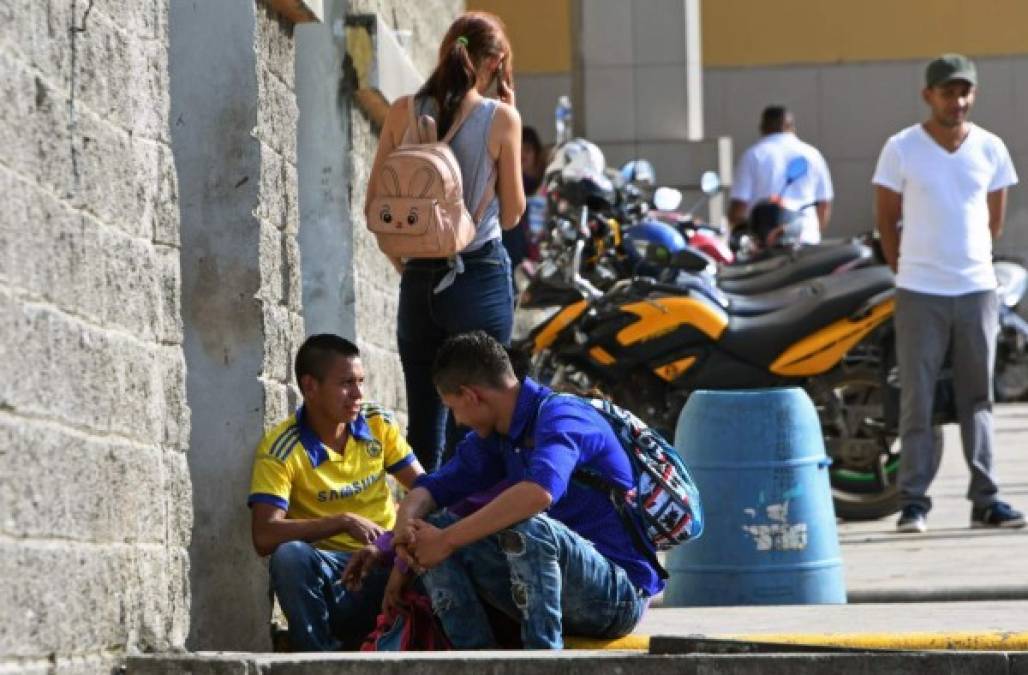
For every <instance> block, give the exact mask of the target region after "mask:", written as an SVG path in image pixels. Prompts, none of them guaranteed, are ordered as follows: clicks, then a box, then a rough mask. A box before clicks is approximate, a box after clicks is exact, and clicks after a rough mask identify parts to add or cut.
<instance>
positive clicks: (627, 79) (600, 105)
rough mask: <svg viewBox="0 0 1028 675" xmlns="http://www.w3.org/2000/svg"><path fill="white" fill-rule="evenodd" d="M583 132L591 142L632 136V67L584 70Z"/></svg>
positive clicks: (633, 92) (633, 121)
mask: <svg viewBox="0 0 1028 675" xmlns="http://www.w3.org/2000/svg"><path fill="white" fill-rule="evenodd" d="M584 77H585V110H584V111H581V112H580V113H579V114H585V116H586V117H585V135H586V137H587V138H589V139H590V140H591V141H593V142H594V143H600V142H603V141H624V140H627V139H632V138H633V136H634V135H635V86H634V80H635V72H634V69H633V68H631V67H623V66H609V67H604V68H600V67H592V68H589V69H588V70H587V71H586V72H585V73H584Z"/></svg>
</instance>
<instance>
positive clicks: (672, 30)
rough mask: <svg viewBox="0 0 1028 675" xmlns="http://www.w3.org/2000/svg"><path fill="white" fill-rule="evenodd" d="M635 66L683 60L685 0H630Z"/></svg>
mask: <svg viewBox="0 0 1028 675" xmlns="http://www.w3.org/2000/svg"><path fill="white" fill-rule="evenodd" d="M631 7H632V54H633V57H634V58H635V63H636V65H651V64H672V63H684V62H685V0H633V1H632V3H631Z"/></svg>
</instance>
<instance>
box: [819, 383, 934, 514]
mask: <svg viewBox="0 0 1028 675" xmlns="http://www.w3.org/2000/svg"><path fill="white" fill-rule="evenodd" d="M811 389H812V390H813V391H810V394H811V398H812V399H813V400H814V405H815V407H816V408H817V411H818V417H819V419H820V422H821V432H822V434H823V435H824V439H825V449H826V450H827V452H828V456H829V457H831V458H832V465H831V467H830V468H829V474H828V475H829V480H830V482H831V486H832V502H833V504H834V506H835V515H836V516H838V517H839V518H842V519H844V520H877V519H879V518H884V517H886V516H889V515H891V514H893V513H895V512H897V511H898V510H899V507H900V503H899V487H898V486H897V484H896V478H897V476H898V474H899V465H900V453H899V443H898V440H897V437H896V434H895V433H894V431H892V430H889V429H887V428H886V426H885V422H884V411H883V409H882V406H883V396H882V381H881V376H880V374H879V373H878V371H877V369H875V368H872V367H867V366H863V367H853V368H849V369H840V370H839V371H838V372H836V373H833V374H832V375H830V376H828V377H826V378H823V379H822V380H821V381H819V382H818V383H817V386H816V387H811ZM933 432H934V436H935V442H936V443H938V444H939V446H938V447H939V448H940V450H941V448H942V442H943V441H942V429H941V427H935V428H934V429H933Z"/></svg>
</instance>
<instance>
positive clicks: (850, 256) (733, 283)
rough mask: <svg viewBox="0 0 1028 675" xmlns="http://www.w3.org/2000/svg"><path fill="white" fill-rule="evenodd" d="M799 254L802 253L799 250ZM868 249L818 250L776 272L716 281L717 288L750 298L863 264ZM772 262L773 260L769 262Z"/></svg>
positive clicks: (857, 246) (868, 257)
mask: <svg viewBox="0 0 1028 675" xmlns="http://www.w3.org/2000/svg"><path fill="white" fill-rule="evenodd" d="M801 252H803V251H802V249H801ZM871 258H872V253H871V249H870V248H868V247H867V246H864V245H863V244H858V243H849V244H843V245H840V246H828V247H823V248H822V247H818V248H817V249H815V250H814V251H812V252H810V253H804V254H803V255H797V256H795V257H790V258H788V262H787V263H783V264H780V265H779V266H778V267H777V268H776V269H773V270H771V271H769V272H766V273H762V274H757V275H754V276H750V277H746V278H743V279H725V278H721V277H719V278H718V287H719V288H720V289H721V290H722V291H724V292H726V293H739V294H742V295H753V294H755V293H764V292H766V291H770V290H774V289H776V288H781V287H783V286H788V285H789V284H792V283H795V282H797V281H802V280H803V279H810V278H813V277H818V276H822V275H825V274H830V273H832V272H833V271H835V270H836V269H837V268H839V267H841V266H842V265H845V264H847V263H856V262H867V261H870V260H871ZM772 260H773V259H772Z"/></svg>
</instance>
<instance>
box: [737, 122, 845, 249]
mask: <svg viewBox="0 0 1028 675" xmlns="http://www.w3.org/2000/svg"><path fill="white" fill-rule="evenodd" d="M760 133H761V139H760V140H759V141H757V142H756V143H755V144H754V145H752V146H751V147H750V148H748V149H747V150H746V152H744V153H743V155H742V157H741V158H739V163H738V165H737V166H736V167H735V175H734V177H733V180H732V191H731V202H730V204H729V207H728V221H729V222H730V223H731V225H732V227H737V226H740V225H742V224H743V223H746V222H747V219H748V218H749V215H750V212H751V210H752V209H753V207H754V205H756V204H757V203H758V202H760V201H761V200H765V199H770V198H775V197H778V198H780V200H781V204H782V206H784V207H786V208H789V209H794V210H800V212H799V216H798V223H797V225H796V227H797V229H798V230H799V243H801V244H817V243H819V242H820V241H821V233H822V232H823V231H824V229H825V228H826V227H827V226H828V219H829V218H830V217H831V211H832V197H833V196H834V195H833V193H832V177H831V175H830V174H829V172H828V164H827V163H826V162H825V158H824V157H823V156H822V155H821V153H820V152H819V151H818V149H817V148H815V147H814V146H813V145H810V144H809V143H805V142H803V141H801V140H800V139H799V138H798V137H797V136H796V121H795V119H794V117H793V114H792V113H791V112H790V111H789V110H788V109H787V108H785V107H784V106H778V105H773V106H768V107H767V108H765V109H764V112H763V113H762V114H761V116H760ZM799 157H802V158H804V159H805V160H806V162H807V171H806V173H805V174H804V175H803V176H801V177H800V178H799V179H797V180H795V181H793V182H792V183H787V181H786V167H787V166H788V164H789V162H790V161H793V160H795V159H796V158H799Z"/></svg>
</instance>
